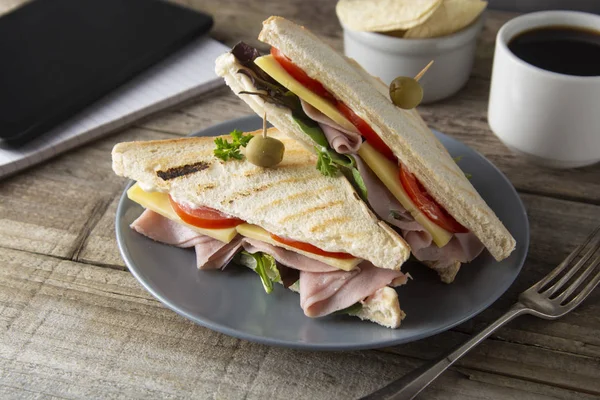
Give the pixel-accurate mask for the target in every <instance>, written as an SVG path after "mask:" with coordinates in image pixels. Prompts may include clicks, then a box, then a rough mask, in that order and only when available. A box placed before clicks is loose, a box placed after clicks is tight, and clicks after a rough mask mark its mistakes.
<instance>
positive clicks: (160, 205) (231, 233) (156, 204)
mask: <svg viewBox="0 0 600 400" xmlns="http://www.w3.org/2000/svg"><path fill="white" fill-rule="evenodd" d="M127 197H129V199H130V200H132V201H135V202H136V203H138V204H139V205H141V206H142V207H144V208H147V209H148V210H152V211H154V212H155V213H158V214H160V215H162V216H163V217H165V218H169V219H170V220H173V221H176V222H178V223H180V224H182V225H185V226H186V227H188V228H190V229H191V230H193V231H195V232H198V233H201V234H202V235H206V236H210V237H211V238H214V239H217V240H220V241H221V242H224V243H229V242H231V240H232V239H233V238H234V237H236V235H237V231H236V230H235V228H224V229H206V228H198V227H196V226H193V225H190V224H187V223H185V222H183V220H182V219H181V218H179V215H177V214H176V213H175V211H173V207H171V202H170V201H169V196H168V195H167V194H166V193H161V192H146V191H144V190H143V189H142V188H141V187H140V186H139V185H138V184H137V183H136V184H135V185H133V186H132V187H130V188H129V190H127Z"/></svg>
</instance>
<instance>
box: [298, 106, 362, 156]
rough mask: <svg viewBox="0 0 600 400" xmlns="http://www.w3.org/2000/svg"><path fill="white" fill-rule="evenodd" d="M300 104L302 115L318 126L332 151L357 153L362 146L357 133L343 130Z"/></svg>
mask: <svg viewBox="0 0 600 400" xmlns="http://www.w3.org/2000/svg"><path fill="white" fill-rule="evenodd" d="M300 102H301V104H302V109H303V110H304V113H305V114H306V115H307V116H308V117H309V118H310V119H312V120H313V121H315V122H317V123H318V124H319V126H320V127H321V129H322V130H323V133H324V134H325V137H326V138H327V141H328V142H329V145H330V146H331V148H332V149H334V150H335V151H337V152H338V153H340V154H353V153H356V152H357V151H358V149H359V147H360V145H361V144H362V137H361V136H360V133H358V131H356V130H354V131H349V130H347V129H344V128H342V126H340V125H339V124H338V123H336V122H335V121H333V120H332V119H331V118H329V117H328V116H326V115H325V114H323V113H322V112H321V111H319V110H317V109H316V108H315V107H313V106H311V105H310V104H308V103H307V102H305V101H304V100H300Z"/></svg>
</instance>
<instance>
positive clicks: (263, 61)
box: [254, 55, 358, 132]
mask: <svg viewBox="0 0 600 400" xmlns="http://www.w3.org/2000/svg"><path fill="white" fill-rule="evenodd" d="M254 63H255V64H256V65H258V66H259V67H260V69H262V70H263V71H265V72H266V73H267V74H269V76H270V77H271V78H273V79H275V80H276V81H277V82H279V83H280V84H281V85H282V86H283V87H285V88H286V89H287V90H289V91H290V92H292V93H294V94H295V95H296V96H298V97H300V98H301V99H302V100H304V101H306V102H307V103H308V104H310V105H311V106H313V107H314V108H316V109H317V110H319V111H321V112H322V113H323V114H325V115H327V116H328V117H329V118H331V119H332V120H333V121H335V122H336V123H337V124H339V125H340V126H342V127H343V128H344V129H347V130H349V131H352V132H358V131H357V130H356V127H355V126H354V125H352V123H351V122H350V121H348V119H347V118H346V117H344V115H343V114H342V113H340V112H339V111H338V109H337V108H335V105H333V104H331V102H330V101H327V100H325V99H324V98H323V97H321V96H319V95H318V94H316V93H314V92H312V91H310V90H309V89H307V88H306V87H305V86H304V85H302V84H301V83H300V82H298V81H297V80H296V78H294V77H293V76H292V75H290V74H289V73H288V72H287V71H286V70H285V69H283V67H282V66H281V64H279V62H277V60H275V58H273V56H271V55H268V56H262V57H258V58H257V59H256V60H254Z"/></svg>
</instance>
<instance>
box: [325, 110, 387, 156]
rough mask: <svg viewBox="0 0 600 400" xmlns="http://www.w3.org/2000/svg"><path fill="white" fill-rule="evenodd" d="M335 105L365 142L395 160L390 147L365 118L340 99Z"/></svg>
mask: <svg viewBox="0 0 600 400" xmlns="http://www.w3.org/2000/svg"><path fill="white" fill-rule="evenodd" d="M336 107H337V109H338V110H339V112H341V113H342V114H343V115H344V117H346V118H348V121H350V122H352V125H354V126H355V127H356V129H358V131H359V132H360V134H361V135H362V136H363V137H364V138H365V139H366V140H367V142H369V143H370V144H371V146H373V147H374V148H375V150H377V151H378V152H380V153H381V154H382V155H383V156H384V157H385V158H387V159H389V160H392V161H395V160H396V157H395V156H394V153H393V152H392V149H390V148H389V147H388V145H387V144H385V142H384V141H383V140H381V138H380V137H379V135H378V134H377V133H376V132H375V131H374V130H373V129H372V128H371V127H370V126H369V124H367V123H366V122H365V120H363V119H362V118H361V117H359V116H358V115H356V114H355V113H354V111H352V110H351V109H350V107H348V106H347V105H345V104H344V103H342V102H341V101H338V102H337V104H336Z"/></svg>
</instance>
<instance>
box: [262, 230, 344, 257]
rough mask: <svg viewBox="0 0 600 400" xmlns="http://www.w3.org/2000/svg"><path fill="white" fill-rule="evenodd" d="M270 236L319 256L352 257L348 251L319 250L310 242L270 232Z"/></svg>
mask: <svg viewBox="0 0 600 400" xmlns="http://www.w3.org/2000/svg"><path fill="white" fill-rule="evenodd" d="M271 238H273V240H275V241H278V242H279V243H283V244H287V245H288V246H291V247H295V248H297V249H300V250H303V251H307V252H309V253H313V254H317V255H319V256H325V257H333V258H339V259H342V260H347V259H350V258H354V256H353V255H351V254H348V253H338V252H331V251H325V250H321V249H320V248H318V247H316V246H313V245H312V244H309V243H304V242H299V241H297V240H292V239H286V238H282V237H279V236H277V235H273V234H272V233H271Z"/></svg>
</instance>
